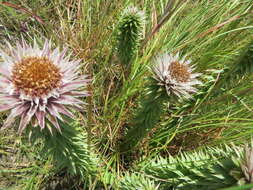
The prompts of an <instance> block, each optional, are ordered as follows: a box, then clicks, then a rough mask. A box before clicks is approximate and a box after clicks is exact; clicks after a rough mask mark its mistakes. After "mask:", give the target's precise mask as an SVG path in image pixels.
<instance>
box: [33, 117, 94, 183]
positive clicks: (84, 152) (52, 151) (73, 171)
mask: <svg viewBox="0 0 253 190" xmlns="http://www.w3.org/2000/svg"><path fill="white" fill-rule="evenodd" d="M60 126H61V128H62V132H61V133H59V132H57V131H53V134H51V133H50V132H49V131H48V130H47V129H45V130H43V131H42V132H41V131H37V130H38V129H37V130H32V131H30V133H31V134H30V136H31V140H32V141H33V142H36V141H37V140H38V139H39V138H41V139H42V144H43V148H42V150H41V156H43V157H44V158H45V159H46V158H47V157H52V158H53V161H54V162H55V164H56V168H57V169H58V170H62V169H67V173H69V174H70V175H79V176H81V177H82V178H84V177H90V176H91V175H95V172H96V161H97V160H96V156H95V154H92V152H91V151H90V149H89V147H88V142H87V137H86V136H85V133H83V132H81V131H80V128H79V129H78V128H77V126H78V125H77V124H76V123H74V122H72V123H69V124H66V123H62V122H61V123H60Z"/></svg>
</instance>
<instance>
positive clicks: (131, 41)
mask: <svg viewBox="0 0 253 190" xmlns="http://www.w3.org/2000/svg"><path fill="white" fill-rule="evenodd" d="M144 20H145V19H144V13H143V12H142V11H139V10H138V9H137V8H136V7H133V6H130V7H128V8H127V9H126V10H125V11H124V12H123V14H122V16H121V18H120V21H119V24H118V34H117V51H118V57H119V59H120V61H121V62H122V63H123V64H129V62H130V61H131V60H132V59H133V58H134V57H135V56H136V53H137V51H138V47H139V44H140V41H141V39H142V36H143V29H144Z"/></svg>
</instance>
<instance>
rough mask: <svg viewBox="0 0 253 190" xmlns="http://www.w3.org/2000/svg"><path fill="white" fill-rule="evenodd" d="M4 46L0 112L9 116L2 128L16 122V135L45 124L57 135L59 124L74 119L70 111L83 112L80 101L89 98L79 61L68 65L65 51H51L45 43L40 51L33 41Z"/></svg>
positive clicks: (86, 82) (87, 80)
mask: <svg viewBox="0 0 253 190" xmlns="http://www.w3.org/2000/svg"><path fill="white" fill-rule="evenodd" d="M7 45H8V47H9V48H8V50H7V51H4V50H0V55H1V57H2V59H3V62H2V63H1V64H0V72H1V75H0V111H6V110H11V112H10V114H9V116H8V118H7V120H6V121H5V123H4V125H3V127H2V128H3V129H4V128H7V127H9V126H11V125H12V124H13V123H14V121H15V119H19V121H20V122H19V132H22V131H23V130H24V129H25V128H26V126H27V125H28V124H30V123H32V124H33V126H40V128H41V129H43V128H45V126H46V124H47V123H48V124H51V125H53V126H54V127H56V128H57V129H58V130H59V131H60V126H59V124H58V120H59V119H60V120H62V121H64V119H63V117H62V116H63V115H66V116H69V117H73V114H72V113H71V111H70V109H73V108H74V109H82V104H83V102H82V101H81V100H79V98H80V97H84V96H88V93H87V92H86V91H85V89H84V88H85V87H86V86H87V84H88V82H89V79H87V76H85V75H83V76H80V75H78V69H79V67H80V64H79V63H80V60H72V61H71V60H70V55H69V56H66V55H65V54H66V49H64V50H63V51H59V48H56V49H54V50H51V43H50V41H48V40H47V41H46V42H45V43H44V46H43V48H39V46H38V44H37V42H36V41H34V44H33V46H32V45H28V44H27V43H26V42H24V40H22V43H17V45H16V47H13V46H11V45H10V44H8V43H7ZM47 126H48V125H47ZM49 129H50V130H51V128H50V127H49Z"/></svg>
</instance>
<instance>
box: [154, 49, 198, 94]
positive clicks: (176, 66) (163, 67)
mask: <svg viewBox="0 0 253 190" xmlns="http://www.w3.org/2000/svg"><path fill="white" fill-rule="evenodd" d="M190 63H191V61H190V60H185V58H183V59H181V60H180V59H179V54H176V55H175V56H173V55H171V54H163V55H160V56H158V57H156V59H155V62H154V65H153V73H154V78H155V79H156V80H157V81H158V85H161V86H164V87H165V89H166V92H167V94H168V95H169V96H171V95H176V96H177V97H179V98H181V97H182V98H190V97H191V94H192V93H195V92H196V91H197V89H196V88H195V87H194V86H195V85H198V84H201V82H200V81H199V80H197V79H196V78H197V77H198V76H200V75H201V74H199V73H193V71H194V67H193V66H191V65H190Z"/></svg>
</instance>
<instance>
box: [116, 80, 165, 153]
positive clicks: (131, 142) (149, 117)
mask: <svg viewBox="0 0 253 190" xmlns="http://www.w3.org/2000/svg"><path fill="white" fill-rule="evenodd" d="M148 82H149V83H150V84H148V85H149V86H148V87H147V89H146V93H145V94H144V95H143V97H142V98H141V103H140V106H139V109H138V110H137V111H136V112H135V114H136V115H135V116H134V119H133V121H132V123H130V124H131V125H132V126H131V128H130V129H129V130H128V131H127V132H126V135H125V136H124V139H123V143H122V145H121V150H122V151H123V152H125V151H130V150H132V149H133V148H134V147H135V146H136V145H137V144H138V143H139V142H141V140H143V138H144V137H145V136H146V135H147V134H148V133H149V132H150V131H151V130H152V129H153V128H154V127H155V125H156V124H157V122H158V121H159V120H160V117H161V114H162V113H163V112H164V105H163V104H164V102H165V101H166V100H167V99H168V96H167V94H166V92H165V90H161V88H160V87H159V85H157V82H156V81H155V79H151V78H150V79H149V80H148Z"/></svg>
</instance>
